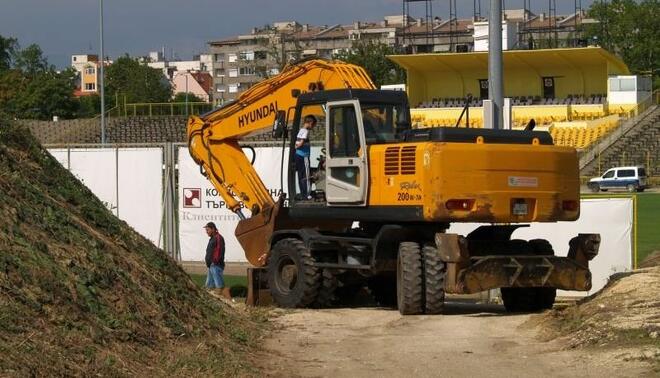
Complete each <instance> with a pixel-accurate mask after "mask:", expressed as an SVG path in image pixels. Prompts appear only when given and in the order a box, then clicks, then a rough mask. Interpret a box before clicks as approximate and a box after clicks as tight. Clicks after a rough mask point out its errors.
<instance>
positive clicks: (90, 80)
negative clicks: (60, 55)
mask: <svg viewBox="0 0 660 378" xmlns="http://www.w3.org/2000/svg"><path fill="white" fill-rule="evenodd" d="M71 67H73V69H75V70H76V72H77V74H78V78H77V88H76V91H75V95H76V96H87V95H92V94H96V93H98V91H99V88H98V82H99V72H98V71H99V70H98V68H99V59H98V55H82V54H80V55H72V56H71Z"/></svg>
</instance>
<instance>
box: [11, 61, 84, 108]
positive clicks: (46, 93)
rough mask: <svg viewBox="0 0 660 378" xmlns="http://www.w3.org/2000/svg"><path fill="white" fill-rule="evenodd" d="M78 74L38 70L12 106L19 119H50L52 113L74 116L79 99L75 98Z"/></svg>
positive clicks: (71, 70)
mask: <svg viewBox="0 0 660 378" xmlns="http://www.w3.org/2000/svg"><path fill="white" fill-rule="evenodd" d="M75 78H76V74H75V72H74V71H73V69H68V70H66V71H63V72H55V71H54V70H48V71H46V72H42V73H38V74H36V76H35V77H34V78H32V79H31V80H30V81H29V82H28V83H27V85H26V86H25V87H24V88H23V89H22V90H21V91H20V92H19V93H18V94H17V95H16V97H15V98H14V100H13V108H14V111H15V113H16V116H17V117H19V118H36V119H50V118H52V117H53V116H58V117H60V118H73V117H74V116H75V115H76V111H77V110H78V101H77V100H76V99H75V98H74V97H73V90H74V88H75Z"/></svg>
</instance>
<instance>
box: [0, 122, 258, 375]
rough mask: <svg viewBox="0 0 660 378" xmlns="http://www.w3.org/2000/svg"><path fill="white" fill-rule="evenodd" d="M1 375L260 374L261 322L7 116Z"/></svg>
mask: <svg viewBox="0 0 660 378" xmlns="http://www.w3.org/2000/svg"><path fill="white" fill-rule="evenodd" d="M0 216H1V217H2V218H3V219H2V222H0V375H3V376H4V375H19V376H26V375H40V376H45V375H86V376H88V375H89V376H91V375H97V374H98V375H113V376H115V375H120V376H122V375H143V374H145V373H146V375H148V376H154V375H155V376H164V375H168V376H170V375H175V376H191V375H211V376H215V375H236V374H241V375H243V374H249V373H250V372H251V371H252V370H251V369H252V364H251V360H250V359H249V358H246V355H248V354H249V353H250V350H251V347H252V346H253V344H254V340H255V336H256V335H257V333H258V332H259V328H258V326H257V325H255V324H257V323H255V322H253V321H252V320H250V319H248V316H246V314H238V313H237V312H236V311H235V310H233V309H232V308H230V307H228V306H226V305H223V304H222V302H218V301H217V300H215V299H213V298H212V297H210V296H209V295H208V294H206V293H205V292H204V291H202V290H199V289H198V288H197V287H196V286H195V285H194V284H193V283H192V282H191V281H190V278H189V277H188V276H187V275H186V274H185V273H184V271H183V270H182V269H181V268H180V267H179V266H178V265H177V264H176V263H175V262H174V261H173V260H172V259H170V258H169V257H168V256H166V255H165V254H164V253H163V252H162V251H161V250H159V249H158V248H156V247H155V246H154V245H153V244H152V243H151V242H149V241H148V240H146V239H145V238H143V237H142V236H140V235H139V234H138V233H136V232H135V231H134V230H133V229H131V228H130V227H129V226H128V225H126V224H125V223H124V222H122V221H120V220H118V219H117V218H115V217H114V216H113V215H112V214H111V213H110V212H109V211H107V210H106V208H105V207H104V206H103V204H102V203H101V202H100V201H99V200H98V199H97V198H96V197H95V196H94V195H93V194H92V193H91V192H90V191H89V190H88V189H87V188H86V187H84V186H83V185H82V184H80V182H79V181H78V180H77V179H75V177H74V176H72V175H71V174H70V173H69V172H68V171H66V170H65V169H64V168H62V167H61V166H60V165H59V164H58V163H57V161H56V160H55V159H53V158H52V157H51V156H50V155H49V154H48V153H47V152H46V151H45V150H44V149H43V148H41V146H40V145H39V144H38V143H37V142H36V140H35V139H34V138H33V137H32V136H31V135H30V134H29V132H28V131H27V130H26V129H24V128H21V127H18V126H15V125H12V124H9V123H8V122H6V121H2V120H0Z"/></svg>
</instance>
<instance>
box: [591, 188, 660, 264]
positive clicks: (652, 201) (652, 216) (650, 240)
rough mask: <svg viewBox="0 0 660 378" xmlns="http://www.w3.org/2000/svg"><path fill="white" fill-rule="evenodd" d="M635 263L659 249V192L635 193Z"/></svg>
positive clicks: (619, 194) (614, 194) (594, 195)
mask: <svg viewBox="0 0 660 378" xmlns="http://www.w3.org/2000/svg"><path fill="white" fill-rule="evenodd" d="M626 195H628V194H627V193H616V192H614V193H603V194H590V195H588V197H589V198H593V197H600V196H602V197H611V196H626ZM636 196H637V263H638V264H639V263H641V262H642V261H644V259H645V258H646V256H648V255H650V254H651V253H653V251H658V250H660V193H637V194H636Z"/></svg>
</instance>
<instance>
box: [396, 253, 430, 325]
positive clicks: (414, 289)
mask: <svg viewBox="0 0 660 378" xmlns="http://www.w3.org/2000/svg"><path fill="white" fill-rule="evenodd" d="M423 285H424V282H423V268H422V251H421V249H420V247H419V244H417V243H414V242H402V243H401V244H399V255H398V259H397V269H396V294H397V295H396V297H397V307H398V308H399V312H400V313H401V315H415V314H421V313H422V311H423V310H424V302H423V301H424V286H423Z"/></svg>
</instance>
